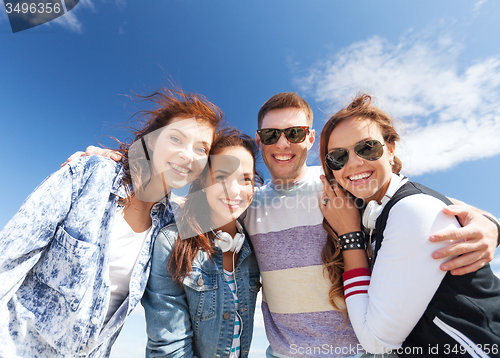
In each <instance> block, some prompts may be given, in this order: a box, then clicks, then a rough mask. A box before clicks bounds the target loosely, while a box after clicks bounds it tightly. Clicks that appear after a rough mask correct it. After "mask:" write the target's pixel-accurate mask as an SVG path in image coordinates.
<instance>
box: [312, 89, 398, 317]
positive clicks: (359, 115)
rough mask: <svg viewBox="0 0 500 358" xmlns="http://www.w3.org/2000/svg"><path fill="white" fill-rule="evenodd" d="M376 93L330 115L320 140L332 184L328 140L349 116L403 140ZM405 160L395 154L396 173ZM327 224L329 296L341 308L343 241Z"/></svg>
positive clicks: (388, 138)
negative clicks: (372, 124)
mask: <svg viewBox="0 0 500 358" xmlns="http://www.w3.org/2000/svg"><path fill="white" fill-rule="evenodd" d="M372 102H373V99H372V96H370V95H368V94H364V93H360V94H358V95H357V96H356V98H354V100H353V101H352V102H351V103H350V104H349V105H347V106H346V107H344V108H342V109H341V110H340V111H338V112H337V113H335V114H334V115H333V116H331V117H330V119H328V121H327V122H326V124H325V126H324V127H323V130H322V131H321V137H320V142H319V153H320V158H321V165H322V167H323V172H324V173H325V176H326V178H327V180H328V182H329V183H330V184H332V183H334V182H335V177H334V176H333V173H332V171H331V169H330V168H328V167H327V166H326V162H325V157H326V154H327V153H328V141H329V140H330V135H331V134H332V132H333V130H334V129H335V127H336V126H337V125H338V124H339V123H341V122H343V121H345V120H348V119H367V120H370V121H373V122H375V123H377V125H378V126H379V128H380V131H381V133H382V136H383V138H384V141H385V142H386V143H395V142H397V141H398V140H399V135H398V133H397V132H396V130H395V128H394V121H393V120H392V118H391V117H390V116H389V115H388V114H387V113H385V112H384V111H382V110H381V109H380V108H378V107H376V106H375V105H374V104H373V103H372ZM401 167H402V164H401V160H399V158H397V157H394V164H393V165H392V171H393V173H396V174H397V173H399V172H400V171H401ZM323 227H324V228H325V229H326V231H327V232H328V239H327V242H326V244H325V246H324V247H323V251H322V253H321V258H322V260H323V263H324V265H325V269H326V270H327V272H328V276H329V279H330V281H331V282H332V287H331V288H330V292H329V298H330V303H331V304H332V305H333V307H335V308H336V309H338V306H337V304H336V303H335V302H334V300H335V299H338V298H342V299H344V288H343V282H342V273H343V272H344V262H343V261H342V254H341V252H340V245H339V239H338V235H337V233H336V232H335V231H334V230H333V229H332V228H331V226H330V225H329V224H328V222H327V221H326V220H323ZM370 252H371V247H368V253H370Z"/></svg>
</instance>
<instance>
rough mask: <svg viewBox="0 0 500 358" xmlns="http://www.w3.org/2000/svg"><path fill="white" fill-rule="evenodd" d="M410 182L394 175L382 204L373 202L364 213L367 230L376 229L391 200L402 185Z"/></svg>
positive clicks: (364, 223) (364, 224)
mask: <svg viewBox="0 0 500 358" xmlns="http://www.w3.org/2000/svg"><path fill="white" fill-rule="evenodd" d="M407 181H408V178H405V177H403V176H402V175H399V174H394V173H392V179H391V183H390V184H389V188H387V191H386V192H385V194H384V197H383V198H382V200H381V201H382V203H381V204H379V203H378V202H377V200H372V201H370V202H369V203H368V205H366V208H365V211H364V213H363V226H364V227H365V228H367V229H372V230H373V229H375V225H376V223H377V219H378V217H379V216H380V214H382V210H384V207H385V205H386V204H387V203H388V202H389V200H391V198H392V197H393V195H394V194H395V193H396V191H397V190H398V189H399V188H400V187H401V185H403V184H405V183H406V182H407Z"/></svg>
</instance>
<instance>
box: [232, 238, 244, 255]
mask: <svg viewBox="0 0 500 358" xmlns="http://www.w3.org/2000/svg"><path fill="white" fill-rule="evenodd" d="M233 242H234V245H233V246H234V249H233V251H234V252H236V253H238V252H240V250H241V248H242V247H243V243H244V242H245V235H243V234H240V233H237V234H236V235H234V241H233Z"/></svg>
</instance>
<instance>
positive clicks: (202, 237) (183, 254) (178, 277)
mask: <svg viewBox="0 0 500 358" xmlns="http://www.w3.org/2000/svg"><path fill="white" fill-rule="evenodd" d="M227 147H243V148H244V149H246V150H247V151H248V152H249V153H250V154H251V155H252V157H253V159H254V162H253V163H254V164H253V172H254V184H255V183H258V184H262V182H263V180H262V177H261V175H260V174H259V173H258V172H257V171H256V161H257V156H258V154H259V147H258V146H257V143H256V142H255V140H253V139H252V138H251V137H250V136H248V135H246V134H243V133H241V132H240V131H239V130H237V129H235V128H225V129H223V130H222V131H221V132H220V133H219V136H218V138H217V139H216V140H215V142H214V143H213V144H212V149H211V150H210V155H216V154H220V153H221V152H222V151H223V150H224V149H225V148H227ZM209 172H210V160H209V161H208V165H207V166H206V167H205V169H204V170H203V172H202V173H201V174H200V177H199V178H198V179H196V180H195V181H194V182H193V183H192V184H191V187H190V189H189V194H193V193H200V192H201V191H202V189H203V188H204V187H205V186H206V185H207V184H206V183H205V182H204V181H205V180H204V179H205V178H207V176H208V174H209ZM189 194H188V195H187V199H186V202H185V203H184V207H183V208H182V215H180V220H178V222H177V227H178V228H182V229H183V233H184V235H186V237H189V238H188V239H185V240H182V239H181V238H180V237H179V238H178V239H177V243H176V245H175V247H174V248H173V250H172V253H171V255H170V259H169V261H168V271H169V273H170V274H171V275H172V277H173V279H174V280H175V281H177V282H179V283H182V282H183V280H184V278H185V277H186V276H188V275H189V274H190V272H191V271H192V269H193V261H194V259H195V258H196V255H197V254H198V251H199V250H203V251H205V252H206V253H207V254H208V255H209V257H210V258H211V257H212V255H213V253H214V249H213V244H212V240H211V236H212V233H206V232H205V230H202V228H207V227H213V225H212V222H211V210H212V209H211V208H210V206H209V204H208V202H207V199H206V196H204V195H202V196H201V198H200V196H197V195H189ZM200 213H204V215H200Z"/></svg>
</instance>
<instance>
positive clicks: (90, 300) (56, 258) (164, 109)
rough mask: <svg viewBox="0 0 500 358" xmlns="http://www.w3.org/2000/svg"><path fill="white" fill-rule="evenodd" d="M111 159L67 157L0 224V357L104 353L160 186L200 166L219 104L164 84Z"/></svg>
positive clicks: (161, 198)
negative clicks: (131, 138) (118, 156)
mask: <svg viewBox="0 0 500 358" xmlns="http://www.w3.org/2000/svg"><path fill="white" fill-rule="evenodd" d="M141 99H142V100H147V101H151V102H152V103H153V104H154V105H155V107H156V109H154V110H150V111H145V112H143V114H144V115H145V117H144V118H145V119H146V123H145V124H144V125H143V126H142V128H140V129H138V130H137V131H136V132H135V133H134V135H135V142H134V143H133V144H130V143H122V144H121V148H120V153H121V154H122V157H121V160H120V161H119V162H118V163H116V162H115V161H112V160H110V159H107V158H104V157H100V156H89V157H83V158H81V159H79V160H76V161H72V162H70V163H68V164H66V165H65V166H64V167H62V168H61V169H60V170H59V171H57V172H55V173H54V174H52V175H51V176H49V177H48V178H47V179H46V180H45V181H44V182H43V183H42V184H40V186H39V187H38V188H37V189H36V190H35V191H34V192H33V193H32V194H31V195H30V196H29V197H28V199H26V201H25V202H24V204H23V205H22V207H21V209H20V210H19V211H18V213H17V214H16V215H15V216H14V217H13V218H12V220H10V222H9V223H8V224H7V226H5V228H4V229H3V230H2V231H1V232H0V252H2V256H1V257H0V282H1V285H0V357H26V358H32V357H37V358H49V357H51V358H53V357H69V356H72V357H73V356H78V357H108V356H109V354H110V350H111V346H112V344H113V343H114V341H115V340H116V338H117V336H118V334H119V332H120V330H121V327H122V326H123V323H124V321H125V318H126V317H127V316H128V315H129V314H130V313H131V312H132V310H133V309H134V308H135V306H136V305H137V304H138V303H139V300H140V299H141V296H142V294H143V292H144V289H145V286H146V283H147V280H148V274H149V269H150V262H151V261H150V255H151V248H152V244H153V240H154V237H155V236H156V234H157V233H158V231H159V230H160V228H162V227H163V226H165V225H167V224H169V223H170V222H172V221H173V214H172V209H171V207H170V203H169V198H168V194H169V192H170V190H171V189H174V188H180V187H182V186H184V185H186V184H187V183H189V182H191V181H193V180H194V179H196V178H197V177H198V175H199V174H200V173H201V172H202V170H203V168H204V166H205V163H206V161H207V156H208V151H209V149H210V146H211V144H212V141H213V140H214V137H215V132H216V129H217V128H218V127H219V125H220V123H221V121H222V112H221V111H220V110H219V109H218V108H217V107H216V106H214V105H213V104H211V103H210V102H208V101H207V100H206V99H204V98H203V97H201V96H198V95H193V94H185V93H182V92H180V91H173V90H168V89H165V90H164V91H158V92H156V93H154V94H153V95H151V96H147V97H141Z"/></svg>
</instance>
